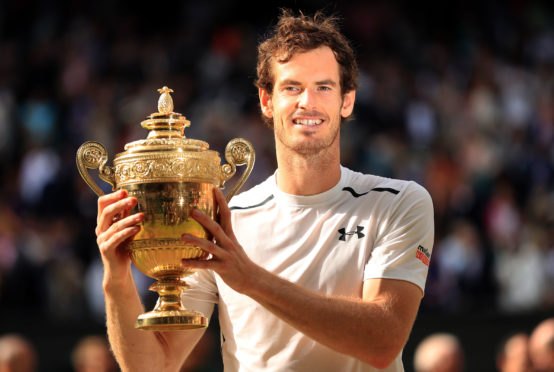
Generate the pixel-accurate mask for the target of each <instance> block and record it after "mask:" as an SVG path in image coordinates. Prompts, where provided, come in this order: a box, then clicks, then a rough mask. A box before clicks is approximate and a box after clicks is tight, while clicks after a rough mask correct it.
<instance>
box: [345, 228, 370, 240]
mask: <svg viewBox="0 0 554 372" xmlns="http://www.w3.org/2000/svg"><path fill="white" fill-rule="evenodd" d="M363 230H364V227H363V226H356V230H355V231H349V232H346V229H345V228H344V227H343V228H340V229H339V234H340V236H339V240H342V241H346V237H347V236H351V235H356V236H358V239H360V238H363V237H364V236H365V234H363V233H362V231H363Z"/></svg>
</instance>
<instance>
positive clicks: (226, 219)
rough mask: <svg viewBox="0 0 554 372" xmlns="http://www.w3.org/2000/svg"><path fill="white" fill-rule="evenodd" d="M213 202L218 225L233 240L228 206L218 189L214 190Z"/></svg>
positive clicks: (233, 235) (233, 234)
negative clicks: (215, 204)
mask: <svg viewBox="0 0 554 372" xmlns="http://www.w3.org/2000/svg"><path fill="white" fill-rule="evenodd" d="M214 190H215V191H214V194H215V201H216V203H217V208H218V214H219V224H220V225H221V227H222V228H223V231H225V233H226V234H227V235H229V237H230V238H231V239H235V233H234V232H233V225H232V222H231V210H230V209H229V204H228V203H227V199H226V198H225V195H223V192H222V191H221V189H219V188H215V189H214Z"/></svg>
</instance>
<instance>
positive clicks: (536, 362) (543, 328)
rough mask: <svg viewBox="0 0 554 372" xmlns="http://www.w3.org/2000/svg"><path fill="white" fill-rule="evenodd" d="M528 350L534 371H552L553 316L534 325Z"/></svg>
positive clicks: (553, 370) (553, 356)
mask: <svg viewBox="0 0 554 372" xmlns="http://www.w3.org/2000/svg"><path fill="white" fill-rule="evenodd" d="M529 351H530V355H531V362H532V364H533V370H534V371H536V372H554V318H548V319H546V320H543V321H542V322H541V323H539V324H538V325H537V326H536V327H535V329H534V330H533V332H532V333H531V338H530V340H529Z"/></svg>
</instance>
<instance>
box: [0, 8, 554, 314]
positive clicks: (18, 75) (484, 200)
mask: <svg viewBox="0 0 554 372" xmlns="http://www.w3.org/2000/svg"><path fill="white" fill-rule="evenodd" d="M282 3H283V2H281V4H280V5H283V4H282ZM313 3H314V2H306V6H305V7H304V8H303V9H304V10H305V11H306V12H313V11H314V10H315V9H317V8H315V7H314V6H315V5H313ZM145 4H146V5H145ZM277 4H278V3H275V4H274V3H271V2H269V3H267V4H266V7H264V8H261V9H256V8H255V7H254V8H248V9H245V10H241V11H239V10H238V9H236V4H234V2H232V1H230V0H219V1H213V2H201V1H195V2H193V1H185V2H179V3H175V4H174V3H171V2H170V3H168V4H166V5H168V6H167V7H161V6H160V7H153V6H150V5H149V4H148V3H144V4H143V5H141V4H138V3H135V4H133V6H132V8H129V7H126V6H125V5H124V4H123V3H122V2H117V1H107V0H106V1H95V2H84V3H82V4H77V3H75V4H73V2H71V3H70V2H67V3H65V2H63V1H36V2H34V1H23V0H19V1H0V309H1V310H0V312H2V313H8V314H17V315H21V314H22V313H24V314H33V315H34V316H38V317H43V318H44V319H63V320H64V321H71V320H82V319H87V320H89V321H94V322H98V323H99V324H102V323H103V317H104V315H103V312H104V309H103V296H102V292H101V285H100V283H101V275H102V272H101V270H102V267H101V263H100V262H99V255H98V252H97V247H96V243H95V236H94V227H95V223H96V196H95V195H94V193H93V192H92V191H91V190H90V189H89V188H88V186H87V185H86V184H85V183H84V181H83V180H82V179H81V177H80V176H79V174H78V172H77V169H76V166H75V153H76V150H77V148H78V147H79V146H80V145H81V144H82V143H83V142H85V141H88V140H93V141H98V142H101V143H103V144H104V145H105V146H106V148H107V149H108V152H109V154H110V159H109V162H110V164H111V162H112V161H113V156H114V155H115V154H116V153H118V152H121V151H123V146H124V144H126V143H128V142H131V141H134V140H137V139H142V138H145V136H146V131H145V130H144V129H142V128H141V127H140V122H141V121H142V120H144V119H145V118H146V116H148V115H149V114H151V113H153V112H156V111H157V106H156V103H157V99H158V93H157V89H158V88H161V87H162V86H163V85H167V86H169V87H170V88H172V89H173V90H174V91H175V92H174V93H173V99H174V103H175V111H177V112H180V113H182V114H184V115H185V116H187V118H188V119H189V120H190V121H191V127H190V128H188V129H187V130H186V131H185V134H186V135H187V137H189V138H196V139H202V140H204V141H207V142H208V143H209V144H210V147H211V148H212V149H215V150H217V151H218V152H220V153H222V152H223V151H224V148H225V145H226V143H227V142H228V141H229V140H231V139H232V138H235V137H244V138H247V139H249V140H250V141H251V142H252V143H253V145H254V147H255V149H256V156H257V160H256V165H255V166H254V171H253V174H252V176H251V177H250V179H249V181H248V183H247V184H246V186H245V187H246V188H248V187H250V186H252V185H254V184H256V183H258V182H259V181H261V180H263V179H265V178H266V177H267V176H268V175H270V174H271V173H272V172H273V171H274V169H275V166H276V165H275V159H274V155H273V151H274V150H273V135H272V132H271V130H270V129H268V128H266V127H265V126H264V124H263V123H262V121H261V119H260V112H259V107H258V102H257V91H256V89H255V87H254V85H253V80H254V78H255V62H256V44H257V41H258V39H259V37H260V36H261V34H262V33H264V32H265V31H266V30H267V27H268V25H269V24H271V23H272V22H273V21H274V20H275V19H276V16H277V14H278V11H277ZM285 4H286V3H285ZM399 4H402V3H397V2H366V1H354V0H352V1H345V2H341V4H340V5H334V6H327V7H326V10H328V11H338V12H339V13H340V14H342V16H343V17H344V21H343V30H344V32H345V33H346V34H347V36H348V37H349V38H350V39H351V40H352V42H353V46H354V48H355V50H356V53H357V55H358V59H359V63H360V77H359V84H360V88H359V90H358V92H357V103H356V108H355V118H354V120H352V121H350V122H348V123H346V124H345V126H344V128H343V132H342V141H343V143H342V149H343V155H342V156H343V164H344V165H345V166H348V167H350V168H352V169H355V170H358V171H362V172H365V173H374V174H378V175H382V176H387V177H396V178H403V179H412V180H415V181H417V182H419V183H420V184H422V185H423V186H425V187H426V188H427V190H428V191H429V192H430V193H431V196H432V198H433V202H434V207H435V216H436V221H435V222H436V238H435V248H434V252H433V259H432V261H431V267H430V272H429V277H428V281H427V289H426V295H425V298H424V301H423V304H422V310H421V312H440V313H463V312H471V311H480V312H492V313H496V312H498V313H503V314H506V313H510V314H519V313H526V312H533V311H544V310H547V311H548V310H552V309H554V234H553V231H554V230H553V228H554V172H553V168H554V12H553V11H552V6H551V5H549V4H548V3H547V2H544V3H542V2H509V3H507V4H504V5H500V3H496V2H484V3H482V4H480V5H475V6H473V7H470V6H467V5H466V6H464V5H461V4H442V5H438V4H434V5H433V6H431V5H425V4H417V6H416V4H413V5H409V4H405V5H399ZM170 5H171V6H170ZM301 5H302V4H300V3H298V2H295V4H294V5H293V6H294V8H301ZM168 8H169V9H168ZM23 20H24V21H23ZM99 184H100V185H101V187H102V188H103V189H104V191H106V192H108V191H109V190H110V189H109V186H108V185H107V184H105V183H103V182H99ZM137 281H138V282H139V283H140V287H141V288H143V289H144V291H143V295H144V296H145V301H146V302H147V303H148V301H151V300H152V298H153V297H152V296H150V297H148V296H149V295H148V291H147V286H148V282H149V279H148V278H146V277H144V276H141V274H139V273H137ZM5 319H9V318H6V317H4V318H3V321H5Z"/></svg>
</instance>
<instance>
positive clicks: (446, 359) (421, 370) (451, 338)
mask: <svg viewBox="0 0 554 372" xmlns="http://www.w3.org/2000/svg"><path fill="white" fill-rule="evenodd" d="M464 368H465V356H464V351H463V348H462V345H461V344H460V341H459V340H458V337H456V336H455V335H453V334H450V333H434V334H431V335H429V336H427V337H425V338H424V339H423V340H422V341H421V342H420V343H419V344H418V345H417V347H416V350H415V354H414V370H415V372H462V371H463V370H464Z"/></svg>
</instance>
